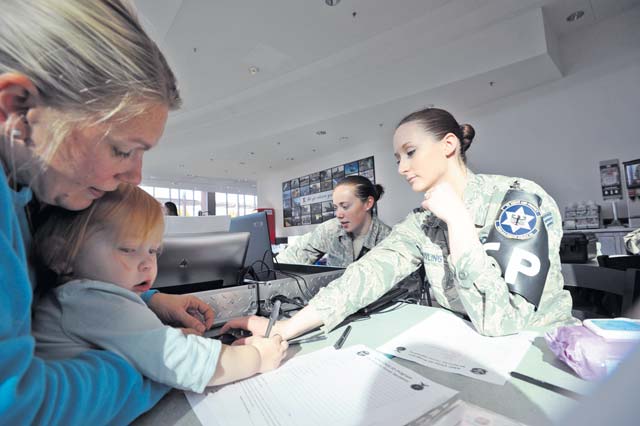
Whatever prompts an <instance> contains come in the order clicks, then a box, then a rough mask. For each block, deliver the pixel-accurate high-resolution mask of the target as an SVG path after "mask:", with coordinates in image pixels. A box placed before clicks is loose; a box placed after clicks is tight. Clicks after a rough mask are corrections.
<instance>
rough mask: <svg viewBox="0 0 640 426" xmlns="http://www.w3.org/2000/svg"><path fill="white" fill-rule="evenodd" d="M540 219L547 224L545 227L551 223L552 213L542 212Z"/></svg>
mask: <svg viewBox="0 0 640 426" xmlns="http://www.w3.org/2000/svg"><path fill="white" fill-rule="evenodd" d="M542 220H543V221H544V224H545V225H547V227H549V226H551V225H553V215H552V214H551V212H548V213H545V214H543V215H542Z"/></svg>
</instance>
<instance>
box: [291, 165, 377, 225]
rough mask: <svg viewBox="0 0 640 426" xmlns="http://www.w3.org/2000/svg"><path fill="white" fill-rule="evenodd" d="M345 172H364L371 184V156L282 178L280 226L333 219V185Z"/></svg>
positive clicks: (347, 173)
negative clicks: (283, 179) (297, 175)
mask: <svg viewBox="0 0 640 426" xmlns="http://www.w3.org/2000/svg"><path fill="white" fill-rule="evenodd" d="M346 176H364V177H366V178H367V179H369V180H370V181H371V182H372V183H373V184H375V183H376V175H375V163H374V161H373V156H371V157H367V158H363V159H361V160H356V161H351V162H349V163H344V164H341V165H339V166H336V167H331V168H329V169H325V170H320V171H317V172H315V173H311V174H308V175H305V176H300V177H297V178H295V179H291V180H288V181H285V182H282V208H283V215H282V217H283V218H284V226H285V227H288V226H301V225H312V224H317V223H322V222H324V221H326V220H330V219H333V218H334V216H335V214H334V209H333V202H332V199H331V195H332V193H333V188H335V187H336V185H337V184H338V182H340V180H342V179H343V178H344V177H346Z"/></svg>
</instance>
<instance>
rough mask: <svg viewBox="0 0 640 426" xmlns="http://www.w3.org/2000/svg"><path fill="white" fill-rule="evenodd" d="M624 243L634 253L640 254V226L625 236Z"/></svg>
mask: <svg viewBox="0 0 640 426" xmlns="http://www.w3.org/2000/svg"><path fill="white" fill-rule="evenodd" d="M624 244H625V245H626V246H627V250H629V251H630V252H631V253H633V254H640V228H638V229H636V230H635V231H632V232H629V233H628V234H627V235H625V236H624Z"/></svg>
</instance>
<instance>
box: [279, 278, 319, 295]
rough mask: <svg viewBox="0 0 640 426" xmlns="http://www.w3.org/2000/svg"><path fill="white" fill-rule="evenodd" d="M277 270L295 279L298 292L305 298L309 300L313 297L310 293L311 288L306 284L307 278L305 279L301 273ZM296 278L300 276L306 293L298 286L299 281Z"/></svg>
mask: <svg viewBox="0 0 640 426" xmlns="http://www.w3.org/2000/svg"><path fill="white" fill-rule="evenodd" d="M278 272H280V273H281V274H282V275H285V276H288V277H291V278H293V279H294V280H296V284H298V288H299V289H300V294H302V295H303V296H304V297H305V298H307V299H309V300H311V299H312V298H313V294H311V290H310V289H309V286H308V285H307V280H305V279H304V277H303V276H302V275H298V274H294V273H292V272H284V271H278ZM298 278H300V279H301V280H302V282H303V283H304V288H305V289H306V290H307V292H308V295H307V294H304V291H302V287H300V283H299V282H298Z"/></svg>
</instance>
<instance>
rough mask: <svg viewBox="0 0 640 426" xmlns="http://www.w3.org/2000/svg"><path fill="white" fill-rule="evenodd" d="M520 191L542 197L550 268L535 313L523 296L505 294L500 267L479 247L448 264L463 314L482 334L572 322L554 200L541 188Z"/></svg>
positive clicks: (556, 208)
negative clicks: (564, 288)
mask: <svg viewBox="0 0 640 426" xmlns="http://www.w3.org/2000/svg"><path fill="white" fill-rule="evenodd" d="M523 189H525V190H527V191H532V192H535V193H536V194H538V195H539V196H540V197H541V198H542V203H541V206H540V210H541V217H543V218H546V220H545V221H544V222H545V223H546V227H547V232H548V236H549V261H550V266H549V271H548V272H547V278H546V281H545V287H544V290H543V294H542V298H541V300H540V305H539V307H538V311H537V312H536V311H534V306H533V305H532V304H531V303H529V302H528V301H527V300H526V299H525V298H524V297H522V296H520V295H518V294H513V293H510V292H509V290H508V286H507V283H506V282H505V280H504V278H503V277H502V271H501V269H500V266H499V265H498V263H497V262H496V261H495V260H494V259H493V258H492V257H491V256H489V255H488V254H487V253H486V252H485V250H484V248H483V247H482V246H481V245H475V246H473V248H471V249H469V250H468V251H467V252H466V253H464V254H463V255H462V256H460V258H459V259H458V261H457V263H456V264H453V263H451V262H450V263H449V264H450V265H451V269H452V272H453V273H454V274H455V276H456V278H457V288H458V292H459V294H460V299H461V301H462V304H463V306H464V308H465V310H466V312H467V315H468V316H469V318H470V319H471V321H472V322H473V324H474V326H475V327H476V329H477V330H478V332H480V333H481V334H483V335H487V336H501V335H506V334H513V333H517V332H519V331H521V330H523V329H525V328H527V327H528V326H531V325H544V324H551V323H554V322H558V321H562V320H565V321H566V320H567V319H572V318H571V298H570V296H569V295H568V294H567V293H566V292H565V291H563V283H564V281H563V278H562V274H561V266H560V240H561V239H562V227H561V224H562V221H561V217H560V212H559V211H558V207H557V205H556V203H555V201H554V200H553V199H552V198H551V197H550V196H549V195H547V194H546V192H545V191H544V190H542V188H540V187H538V186H537V185H535V184H533V183H531V184H530V185H529V188H527V187H524V188H523ZM543 226H544V225H543ZM450 260H451V259H450ZM532 323H535V324H532Z"/></svg>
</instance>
